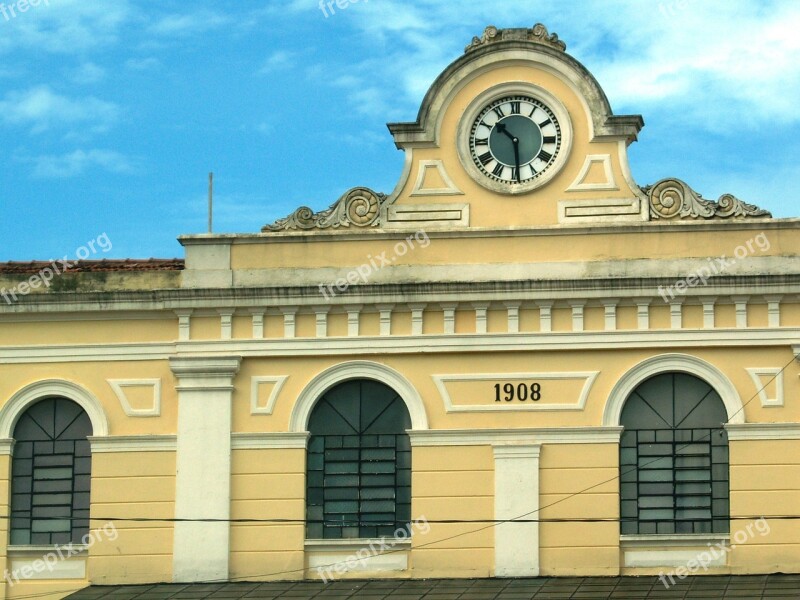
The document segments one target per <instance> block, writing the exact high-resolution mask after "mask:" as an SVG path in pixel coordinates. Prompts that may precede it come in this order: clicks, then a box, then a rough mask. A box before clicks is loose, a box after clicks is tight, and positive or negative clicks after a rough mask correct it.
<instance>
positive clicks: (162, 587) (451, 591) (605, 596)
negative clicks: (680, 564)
mask: <svg viewBox="0 0 800 600" xmlns="http://www.w3.org/2000/svg"><path fill="white" fill-rule="evenodd" d="M675 582H676V583H675V585H674V586H672V587H670V588H669V589H666V588H665V587H664V585H663V583H661V581H659V579H658V578H657V577H570V578H565V577H558V578H550V577H537V578H535V579H431V580H395V581H386V580H384V581H334V582H331V583H328V584H324V583H316V582H308V581H300V582H291V581H288V582H269V583H225V584H211V585H208V584H193V585H186V584H158V585H141V586H92V587H89V588H86V589H84V590H81V591H80V592H77V593H75V594H72V595H71V596H69V599H70V600H100V599H102V600H166V599H168V598H169V599H175V600H177V599H186V600H199V599H202V598H227V599H237V598H251V599H256V598H259V599H262V600H272V599H277V598H280V599H282V600H288V599H292V600H299V599H309V600H311V599H314V600H345V599H349V598H356V599H360V600H543V599H546V598H547V599H551V600H555V599H561V600H571V599H575V600H578V599H581V600H610V599H612V598H613V599H620V600H622V599H629V600H650V599H659V600H664V599H668V600H673V599H675V600H677V599H679V598H680V599H683V600H689V599H691V600H712V599H713V600H717V599H719V598H728V599H733V598H735V599H736V600H756V599H759V598H793V599H795V600H797V599H800V575H759V576H712V577H710V576H706V577H687V578H686V579H684V580H683V581H679V580H677V579H676V580H675Z"/></svg>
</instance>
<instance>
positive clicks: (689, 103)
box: [328, 0, 800, 130]
mask: <svg viewBox="0 0 800 600" xmlns="http://www.w3.org/2000/svg"><path fill="white" fill-rule="evenodd" d="M487 14H488V15H492V17H491V18H492V20H493V23H492V24H494V25H497V26H498V27H501V28H502V27H532V26H533V25H534V23H535V21H534V19H538V20H539V21H541V22H543V23H544V24H545V25H546V26H547V27H548V28H549V29H550V31H551V32H556V33H558V34H559V35H560V37H561V38H562V39H564V40H565V41H566V43H567V45H568V52H569V53H570V54H572V55H573V56H575V57H577V58H578V59H579V60H581V61H582V62H584V64H586V66H587V67H588V68H589V70H590V71H591V72H592V73H593V74H594V75H595V76H596V77H597V79H598V80H599V82H600V84H601V85H602V86H603V88H604V89H605V91H606V92H607V93H608V95H609V97H610V99H611V101H612V106H614V107H615V110H616V112H620V111H619V107H623V108H624V110H625V111H626V112H647V113H649V114H652V111H653V110H658V107H665V106H669V107H670V110H672V111H676V110H680V113H681V117H682V118H683V119H684V120H691V121H692V123H693V124H697V125H698V126H700V127H703V128H707V129H710V130H720V129H725V128H729V127H730V124H731V123H732V122H735V121H739V122H741V123H743V126H744V127H758V126H760V124H761V123H763V122H765V121H766V120H770V121H778V122H784V123H786V122H800V111H798V110H797V108H796V99H797V98H798V97H800V36H798V35H797V33H796V32H797V31H800V3H798V2H796V1H795V0H762V1H761V2H758V3H756V2H751V1H749V0H660V1H652V2H642V1H641V0H582V1H581V2H577V3H569V4H567V3H564V2H554V1H553V2H540V3H537V7H536V11H535V12H534V13H531V18H530V22H520V9H519V7H518V6H516V5H515V4H514V3H508V2H504V1H501V0H494V1H491V0H487V1H486V2H481V3H474V4H473V3H455V2H454V3H445V2H439V1H438V0H418V1H417V2H414V3H411V2H408V0H382V1H381V2H380V3H378V2H375V3H369V4H366V3H364V4H363V5H360V4H359V5H353V6H351V7H349V8H348V9H347V11H340V12H338V13H337V14H336V15H335V18H337V19H342V20H344V19H349V20H350V22H351V23H353V24H354V25H355V26H356V28H357V29H358V30H360V32H361V33H362V34H363V36H364V37H365V38H368V39H370V41H371V43H372V44H373V45H374V46H375V47H376V48H381V49H383V50H384V52H383V55H382V56H380V57H379V58H375V59H369V60H365V61H363V62H361V63H360V64H355V65H354V64H352V63H350V64H336V63H334V64H332V65H329V67H328V72H329V73H332V76H331V78H330V81H331V82H334V83H336V84H338V85H342V86H343V87H349V88H351V89H353V90H354V91H357V93H355V94H353V95H352V96H351V98H352V101H353V103H354V107H355V108H356V109H357V110H359V111H361V112H363V111H365V110H368V109H370V107H374V110H373V111H371V112H374V113H377V112H379V111H381V110H386V107H394V108H395V109H397V107H398V100H400V101H404V102H403V104H401V105H400V108H401V109H402V110H403V112H404V114H405V115H406V116H405V117H404V118H407V117H408V116H409V114H408V113H409V107H410V106H411V105H412V104H415V105H416V106H418V105H419V102H420V101H421V100H422V97H423V95H424V94H425V92H426V91H427V89H428V88H429V86H430V85H431V84H432V83H433V80H434V79H435V78H436V76H437V75H438V74H439V73H440V72H441V71H442V70H443V69H444V68H445V67H446V66H447V65H448V64H449V63H450V62H451V61H452V60H453V59H455V58H457V57H458V56H459V55H460V53H461V51H462V50H463V47H464V46H465V45H466V42H468V41H469V39H470V37H471V36H473V35H478V36H480V34H481V33H482V30H483V27H484V26H485V25H488V24H489V23H488V22H486V21H484V20H483V19H485V15H487ZM331 18H334V17H331ZM475 23H479V24H480V25H478V27H477V28H475V26H474V24H475ZM465 24H469V25H468V26H467V25H465ZM376 54H380V53H376ZM386 64H391V65H392V68H391V69H386V68H385V65H386ZM337 71H338V73H337ZM370 103H374V104H370ZM385 116H386V118H393V116H394V115H393V114H385Z"/></svg>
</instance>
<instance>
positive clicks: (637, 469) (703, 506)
mask: <svg viewBox="0 0 800 600" xmlns="http://www.w3.org/2000/svg"><path fill="white" fill-rule="evenodd" d="M727 421H728V415H727V412H726V410H725V404H724V403H723V401H722V399H721V398H720V395H719V394H718V393H717V392H716V390H715V389H714V388H713V387H712V386H711V385H709V384H708V383H707V382H706V381H704V380H703V379H700V378H699V377H696V376H694V375H690V374H687V373H683V372H668V373H661V374H658V375H654V376H652V377H650V378H648V379H646V380H645V381H643V382H641V383H640V384H639V385H638V386H637V387H636V388H635V389H634V390H633V391H632V392H631V393H630V395H629V396H628V398H627V399H626V401H625V403H624V405H623V408H622V414H621V416H620V425H622V426H623V427H624V428H625V429H624V431H623V433H622V437H621V440H620V516H621V519H622V522H621V533H622V534H691V533H727V532H728V531H729V529H730V523H729V512H730V507H729V474H728V461H729V457H728V437H727V433H726V431H725V429H724V427H723V425H724V423H726V422H727Z"/></svg>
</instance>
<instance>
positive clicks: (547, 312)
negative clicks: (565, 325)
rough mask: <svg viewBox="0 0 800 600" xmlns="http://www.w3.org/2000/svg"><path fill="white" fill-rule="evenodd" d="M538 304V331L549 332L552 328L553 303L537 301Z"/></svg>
mask: <svg viewBox="0 0 800 600" xmlns="http://www.w3.org/2000/svg"><path fill="white" fill-rule="evenodd" d="M536 304H538V306H539V331H541V332H542V333H550V332H551V331H552V330H553V303H552V302H537V303H536Z"/></svg>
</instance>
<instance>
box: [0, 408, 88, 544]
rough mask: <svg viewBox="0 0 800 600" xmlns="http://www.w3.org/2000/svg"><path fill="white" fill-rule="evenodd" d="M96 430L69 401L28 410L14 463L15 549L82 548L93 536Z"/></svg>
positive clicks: (23, 416) (19, 425) (22, 419)
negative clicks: (91, 507)
mask: <svg viewBox="0 0 800 600" xmlns="http://www.w3.org/2000/svg"><path fill="white" fill-rule="evenodd" d="M90 435H92V424H91V421H90V420H89V416H88V415H87V414H86V412H84V410H83V409H82V408H81V407H80V406H79V405H78V404H76V403H75V402H73V401H72V400H67V399H66V398H47V399H44V400H40V401H38V402H36V403H35V404H33V405H31V406H30V407H28V409H27V410H25V412H23V413H22V414H21V415H20V417H19V420H18V421H17V424H16V426H15V427H14V440H15V443H14V456H13V460H12V463H11V537H10V542H11V544H13V545H40V544H42V545H44V544H46V545H50V544H67V543H69V542H75V543H80V541H81V537H83V536H84V535H85V534H87V533H88V532H89V488H90V484H91V472H92V456H91V451H90V448H89V441H88V440H87V439H86V438H87V437H88V436H90Z"/></svg>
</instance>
